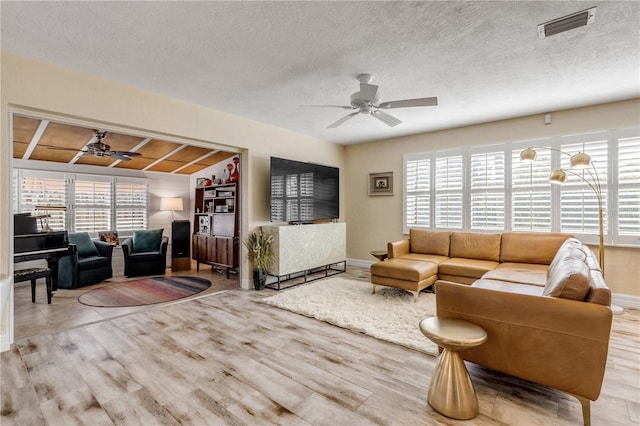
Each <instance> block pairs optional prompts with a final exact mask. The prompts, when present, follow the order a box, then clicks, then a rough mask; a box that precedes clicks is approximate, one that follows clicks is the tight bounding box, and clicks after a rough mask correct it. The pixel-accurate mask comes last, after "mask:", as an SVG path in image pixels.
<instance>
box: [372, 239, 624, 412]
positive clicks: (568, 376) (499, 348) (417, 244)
mask: <svg viewBox="0 0 640 426" xmlns="http://www.w3.org/2000/svg"><path fill="white" fill-rule="evenodd" d="M388 253H389V259H388V260H385V261H383V262H378V263H375V264H373V265H372V266H371V282H372V284H373V286H374V292H375V286H376V285H385V286H392V287H398V288H403V289H405V290H409V291H412V292H414V296H416V295H417V294H418V292H419V291H420V290H422V289H423V288H425V287H428V286H429V285H431V284H434V283H435V284H436V285H435V287H436V288H435V290H436V303H437V314H438V316H439V317H443V318H459V319H464V320H467V321H469V322H472V323H474V324H477V325H479V326H481V327H482V328H484V329H485V330H486V332H487V334H488V339H487V341H486V343H484V344H483V345H481V346H479V347H477V348H473V349H469V350H466V351H463V352H461V354H462V356H463V358H464V359H465V360H467V361H471V362H473V363H476V364H479V365H482V366H485V367H488V368H490V369H492V370H496V371H500V372H503V373H506V374H510V375H513V376H516V377H519V378H521V379H525V380H529V381H532V382H536V383H539V384H542V385H546V386H550V387H552V388H555V389H558V390H561V391H564V392H567V393H569V394H572V395H574V396H575V397H577V398H578V400H580V402H581V404H582V408H583V417H584V422H585V424H589V423H590V401H595V400H596V399H597V398H598V396H599V395H600V389H601V387H602V380H603V377H604V371H605V366H606V360H607V352H608V347H609V335H610V332H611V322H612V313H611V309H610V305H611V291H610V290H609V288H608V287H607V286H606V284H605V282H604V279H603V276H602V272H601V270H600V268H599V266H598V263H597V261H596V259H595V256H594V255H593V253H592V251H591V250H590V249H589V248H588V247H587V246H585V245H584V244H582V243H581V242H580V241H579V240H577V239H575V238H572V236H571V235H566V234H550V233H518V232H507V233H503V234H480V233H458V232H451V233H450V232H433V231H426V230H411V231H410V236H409V239H405V240H401V241H397V242H391V243H389V244H388Z"/></svg>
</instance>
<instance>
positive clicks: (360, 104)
mask: <svg viewBox="0 0 640 426" xmlns="http://www.w3.org/2000/svg"><path fill="white" fill-rule="evenodd" d="M358 81H359V82H360V91H359V92H356V93H354V94H353V95H351V105H349V106H346V105H304V106H307V107H321V108H342V109H350V110H357V111H355V112H352V113H350V114H347V115H345V116H344V117H342V118H341V119H340V120H338V121H336V122H335V123H332V124H330V125H329V126H327V128H328V129H333V128H336V127H338V126H340V125H341V124H343V123H344V122H345V121H347V120H349V119H350V118H353V117H355V116H356V115H358V114H370V115H372V116H373V117H375V118H377V119H378V120H380V121H382V122H383V123H384V124H386V125H387V126H389V127H394V126H397V125H398V124H400V123H402V121H400V120H398V119H397V118H395V117H394V116H392V115H391V114H387V113H386V112H384V111H382V110H383V109H394V108H410V107H423V106H436V105H438V98H437V97H431V98H417V99H403V100H399V101H387V102H380V98H378V86H376V85H374V84H371V81H373V75H372V74H360V75H358Z"/></svg>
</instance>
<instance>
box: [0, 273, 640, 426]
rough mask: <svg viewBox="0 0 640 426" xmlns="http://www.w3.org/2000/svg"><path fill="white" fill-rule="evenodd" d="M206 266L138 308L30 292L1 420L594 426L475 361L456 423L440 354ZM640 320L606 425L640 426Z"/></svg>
mask: <svg viewBox="0 0 640 426" xmlns="http://www.w3.org/2000/svg"><path fill="white" fill-rule="evenodd" d="M205 269H206V270H204V271H201V272H200V274H199V275H200V276H204V277H214V278H215V279H214V280H213V281H214V286H213V288H212V289H210V290H209V294H208V295H206V296H204V297H197V296H196V298H193V299H190V300H186V301H184V300H183V301H180V302H177V303H170V304H164V305H155V306H151V307H144V308H136V309H134V308H127V309H116V310H113V308H102V309H100V308H89V309H87V308H88V307H86V306H84V305H81V304H79V303H77V301H75V300H76V298H77V296H78V295H79V294H81V293H82V292H83V291H86V290H87V289H83V290H74V291H73V292H68V293H67V292H65V291H59V292H57V293H56V295H55V296H54V301H53V304H52V305H50V306H48V305H46V300H45V298H44V295H43V294H41V293H43V292H42V290H41V288H39V290H40V292H39V296H38V300H37V302H38V303H36V304H35V305H32V304H31V300H30V293H29V289H28V287H20V288H18V289H17V291H16V337H17V340H16V343H15V344H14V345H13V346H12V348H11V350H10V351H8V352H5V353H3V354H2V355H1V368H2V369H1V375H2V377H1V391H2V393H1V398H2V401H1V402H0V404H1V410H2V411H1V414H2V418H1V419H0V420H1V424H2V425H3V426H6V425H13V424H16V425H39V424H50V425H74V424H88V425H99V424H126V425H136V424H139V425H154V424H193V425H205V424H214V425H223V424H224V425H256V424H264V425H271V424H286V425H289V424H292V425H368V424H385V425H386V424H389V425H436V424H513V425H534V424H535V425H550V424H553V425H565V424H582V416H581V411H580V404H579V403H578V402H577V400H575V399H574V398H572V397H570V396H568V395H566V394H563V393H562V392H558V391H555V390H553V389H549V388H546V387H543V386H539V385H535V384H532V383H528V382H524V381H522V380H518V379H515V378H513V377H510V376H506V375H502V374H498V373H495V372H492V371H490V370H486V369H484V368H481V367H478V366H475V365H473V364H467V365H468V368H469V371H470V373H471V377H472V380H473V382H474V385H475V387H476V391H477V394H478V399H479V403H480V414H479V416H478V417H476V418H475V419H474V420H471V421H467V422H457V421H454V420H451V419H448V418H446V417H443V416H441V415H439V414H438V413H436V412H435V411H434V410H433V409H431V408H430V407H429V405H428V404H427V402H426V399H427V398H426V397H427V389H428V386H429V379H430V377H431V373H432V371H433V368H434V366H435V363H436V358H434V357H431V356H428V355H425V354H423V353H420V352H416V351H413V350H410V349H406V348H404V347H400V346H396V345H393V344H391V343H386V342H383V341H379V340H376V339H373V338H370V337H368V336H365V335H361V334H357V333H353V332H350V331H347V330H343V329H340V328H338V327H334V326H332V325H329V324H326V323H323V322H319V321H316V320H314V319H310V318H306V317H303V316H300V315H296V314H293V313H290V312H288V311H284V310H280V309H278V308H274V307H270V306H267V305H264V304H261V303H258V301H259V300H260V299H261V298H263V297H265V296H268V295H271V294H274V293H275V291H272V290H265V291H261V292H256V291H244V290H240V289H237V282H236V281H235V280H226V278H225V277H224V275H220V274H218V273H215V272H214V273H213V274H212V273H211V272H210V271H209V270H208V268H205ZM191 274H195V271H192V272H191ZM182 275H185V274H184V273H182ZM347 275H350V276H352V277H355V278H359V279H364V280H368V272H367V271H366V270H365V269H362V268H355V267H349V268H348V272H347ZM372 315H375V313H372ZM639 319H640V314H639V312H638V311H635V310H627V311H626V312H625V313H624V314H623V315H620V316H615V317H614V323H613V331H612V336H611V345H610V352H609V360H608V366H607V372H606V375H605V381H604V385H603V389H602V394H601V396H600V399H599V400H598V401H596V402H595V403H593V404H592V422H593V424H594V425H612V424H621V425H625V424H630V425H632V424H638V423H639V422H640V404H639V401H640V371H639V370H640V367H639V366H640V330H639ZM30 322H31V323H32V325H28V324H29V323H30ZM416 326H417V325H416Z"/></svg>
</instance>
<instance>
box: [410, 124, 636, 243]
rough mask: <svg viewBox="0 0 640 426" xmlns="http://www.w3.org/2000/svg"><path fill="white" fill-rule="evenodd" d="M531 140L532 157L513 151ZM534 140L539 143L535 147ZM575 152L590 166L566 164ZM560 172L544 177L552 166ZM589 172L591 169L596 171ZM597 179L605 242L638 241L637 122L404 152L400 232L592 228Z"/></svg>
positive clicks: (587, 231)
mask: <svg viewBox="0 0 640 426" xmlns="http://www.w3.org/2000/svg"><path fill="white" fill-rule="evenodd" d="M527 147H535V150H536V152H537V158H536V161H534V162H522V161H520V153H521V152H522V150H523V149H525V148H527ZM540 147H542V148H540ZM578 152H586V153H587V154H589V156H590V157H591V160H592V163H593V165H595V171H594V169H593V168H587V169H572V168H571V167H570V164H569V162H570V158H571V156H572V155H573V154H576V153H578ZM557 169H563V170H565V172H566V174H567V179H566V182H565V183H564V184H563V185H552V184H550V183H549V174H550V173H551V171H553V170H557ZM596 174H597V176H596ZM596 181H598V182H599V191H600V192H601V195H602V208H603V212H604V214H603V227H604V237H605V242H606V243H608V244H618V245H623V244H624V245H636V246H637V245H640V129H637V128H634V129H623V130H610V131H603V132H596V133H589V134H583V135H573V136H563V137H554V138H547V139H541V140H532V141H523V142H511V143H505V144H500V145H493V146H484V147H471V148H466V149H463V150H458V151H457V152H452V151H445V152H429V153H415V154H405V155H404V182H405V183H404V185H405V188H404V194H403V197H404V198H403V202H404V212H403V213H404V224H403V225H404V232H405V233H408V231H409V228H419V227H422V228H434V229H450V230H473V231H487V232H491V231H511V230H513V231H539V232H565V233H572V234H575V235H576V236H578V237H579V238H581V239H582V240H583V241H585V242H587V243H596V242H597V241H598V235H599V232H600V231H599V217H598V211H599V206H598V198H597V196H596V193H595V192H594V189H593V188H592V187H591V185H592V186H593V187H594V188H595V187H597V185H598V183H596Z"/></svg>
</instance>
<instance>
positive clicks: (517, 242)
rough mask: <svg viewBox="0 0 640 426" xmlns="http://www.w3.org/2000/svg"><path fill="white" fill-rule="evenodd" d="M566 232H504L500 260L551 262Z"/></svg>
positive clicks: (566, 235) (565, 238)
mask: <svg viewBox="0 0 640 426" xmlns="http://www.w3.org/2000/svg"><path fill="white" fill-rule="evenodd" d="M570 237H572V236H571V235H568V234H554V233H541V232H505V233H504V234H502V242H501V248H500V261H501V262H514V263H539V264H544V265H548V264H550V263H551V261H552V260H553V258H554V257H555V255H556V253H557V252H558V250H559V248H560V247H561V246H562V244H563V243H564V241H566V240H567V238H570Z"/></svg>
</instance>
